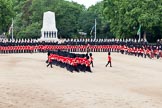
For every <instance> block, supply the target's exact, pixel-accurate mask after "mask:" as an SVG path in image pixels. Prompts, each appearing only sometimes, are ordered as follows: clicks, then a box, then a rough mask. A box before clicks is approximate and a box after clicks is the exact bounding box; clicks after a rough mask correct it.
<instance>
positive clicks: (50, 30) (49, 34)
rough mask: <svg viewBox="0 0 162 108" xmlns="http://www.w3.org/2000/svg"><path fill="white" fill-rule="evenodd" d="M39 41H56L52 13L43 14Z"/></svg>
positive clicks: (54, 22) (53, 14) (55, 29)
mask: <svg viewBox="0 0 162 108" xmlns="http://www.w3.org/2000/svg"><path fill="white" fill-rule="evenodd" d="M39 40H43V41H50V40H52V41H53V40H56V41H58V37H57V28H56V21H55V13H54V12H51V11H47V12H44V15H43V27H42V29H41V38H40V39H39Z"/></svg>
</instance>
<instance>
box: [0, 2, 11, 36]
mask: <svg viewBox="0 0 162 108" xmlns="http://www.w3.org/2000/svg"><path fill="white" fill-rule="evenodd" d="M12 6H13V3H12V1H11V0H0V34H2V33H3V32H7V31H8V28H9V26H10V24H11V17H12V16H13V11H12Z"/></svg>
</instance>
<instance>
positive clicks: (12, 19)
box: [11, 18, 13, 40]
mask: <svg viewBox="0 0 162 108" xmlns="http://www.w3.org/2000/svg"><path fill="white" fill-rule="evenodd" d="M11 30H12V40H13V18H12V26H11Z"/></svg>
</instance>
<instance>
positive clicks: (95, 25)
mask: <svg viewBox="0 0 162 108" xmlns="http://www.w3.org/2000/svg"><path fill="white" fill-rule="evenodd" d="M96 25H97V24H96V19H95V38H94V40H96Z"/></svg>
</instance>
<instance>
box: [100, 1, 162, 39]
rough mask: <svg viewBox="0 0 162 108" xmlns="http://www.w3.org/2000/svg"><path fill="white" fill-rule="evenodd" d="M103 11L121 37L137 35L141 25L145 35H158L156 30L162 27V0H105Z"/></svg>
mask: <svg viewBox="0 0 162 108" xmlns="http://www.w3.org/2000/svg"><path fill="white" fill-rule="evenodd" d="M103 11H104V15H105V18H106V19H107V20H108V21H109V22H110V29H111V31H112V32H113V34H114V35H115V36H116V37H119V38H123V37H126V38H128V37H132V36H136V33H137V30H138V27H139V25H141V26H142V31H143V34H145V35H146V33H151V35H152V36H155V35H158V34H156V33H157V32H156V31H160V29H162V26H161V23H162V19H161V18H162V13H161V12H162V1H161V0H142V1H141V0H104V10H103ZM158 33H159V32H158ZM160 35H162V34H160ZM152 38H153V37H152ZM156 38H157V37H156Z"/></svg>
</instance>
